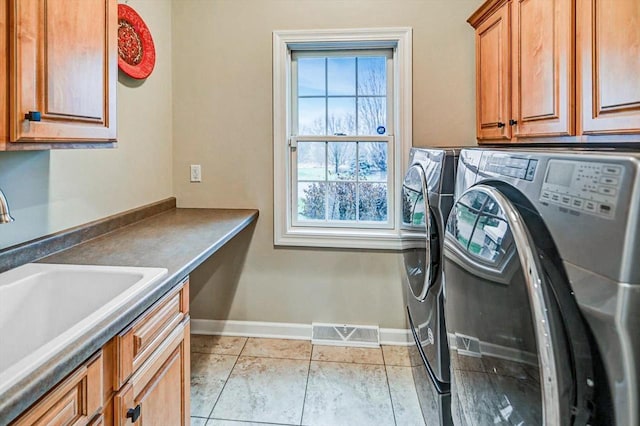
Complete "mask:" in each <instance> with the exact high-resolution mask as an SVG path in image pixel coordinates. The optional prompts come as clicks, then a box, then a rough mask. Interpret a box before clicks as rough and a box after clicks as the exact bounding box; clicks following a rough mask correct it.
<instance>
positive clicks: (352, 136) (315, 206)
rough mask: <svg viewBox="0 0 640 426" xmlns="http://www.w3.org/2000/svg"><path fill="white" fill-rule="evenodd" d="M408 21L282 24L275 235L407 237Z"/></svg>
mask: <svg viewBox="0 0 640 426" xmlns="http://www.w3.org/2000/svg"><path fill="white" fill-rule="evenodd" d="M410 70H411V66H410V30H408V29H400V30H398V29H392V30H347V31H300V32H297V31H282V32H275V33H274V185H275V188H274V207H275V208H274V222H275V226H274V229H275V234H274V243H275V244H276V245H302V246H324V247H362V248H387V249H389V248H397V247H399V239H398V236H399V231H398V229H399V226H398V220H397V218H398V216H399V215H398V214H397V211H398V208H397V206H396V204H397V203H396V199H397V196H396V194H397V193H399V188H398V187H399V185H400V183H401V172H402V165H403V164H402V163H403V161H406V159H407V153H408V147H410V145H411V141H410V137H411V128H410V123H411V121H410V118H411V114H410V112H411V96H410V94H411V85H410V82H411V79H410Z"/></svg>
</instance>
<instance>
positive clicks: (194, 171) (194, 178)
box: [191, 164, 202, 182]
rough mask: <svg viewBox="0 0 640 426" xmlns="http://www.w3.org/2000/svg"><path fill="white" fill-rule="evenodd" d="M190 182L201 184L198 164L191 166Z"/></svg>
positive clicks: (200, 170) (200, 172)
mask: <svg viewBox="0 0 640 426" xmlns="http://www.w3.org/2000/svg"><path fill="white" fill-rule="evenodd" d="M191 182H202V169H201V168H200V164H192V165H191Z"/></svg>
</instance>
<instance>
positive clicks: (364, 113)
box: [358, 97, 387, 135]
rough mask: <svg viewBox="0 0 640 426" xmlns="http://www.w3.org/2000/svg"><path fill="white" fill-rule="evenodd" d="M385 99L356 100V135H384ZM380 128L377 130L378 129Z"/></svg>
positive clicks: (368, 98) (385, 125)
mask: <svg viewBox="0 0 640 426" xmlns="http://www.w3.org/2000/svg"><path fill="white" fill-rule="evenodd" d="M386 123H387V98H377V97H376V98H374V97H364V98H358V134H359V135H378V134H385V133H386V127H387V124H386ZM381 126H382V128H383V129H382V128H381V129H380V130H379V129H378V128H379V127H381Z"/></svg>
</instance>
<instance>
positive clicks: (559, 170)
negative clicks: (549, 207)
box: [544, 162, 575, 186]
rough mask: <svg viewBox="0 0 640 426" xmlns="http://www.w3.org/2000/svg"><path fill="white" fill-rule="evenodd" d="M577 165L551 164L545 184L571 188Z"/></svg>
mask: <svg viewBox="0 0 640 426" xmlns="http://www.w3.org/2000/svg"><path fill="white" fill-rule="evenodd" d="M574 169H575V165H573V164H570V163H555V162H549V167H548V168H547V178H546V179H545V180H544V181H545V183H549V184H551V185H560V186H570V184H571V178H572V177H573V170H574Z"/></svg>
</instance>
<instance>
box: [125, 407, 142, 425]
mask: <svg viewBox="0 0 640 426" xmlns="http://www.w3.org/2000/svg"><path fill="white" fill-rule="evenodd" d="M138 417H140V404H138V405H136V408H129V409H128V410H127V418H128V419H131V423H135V422H136V421H137V420H138Z"/></svg>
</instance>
